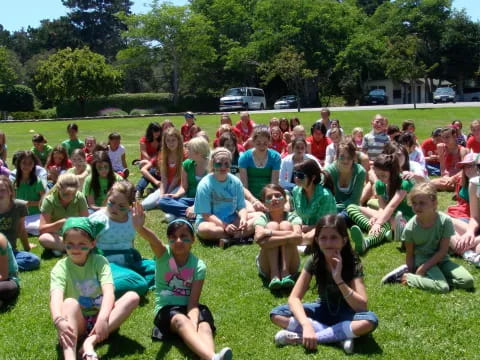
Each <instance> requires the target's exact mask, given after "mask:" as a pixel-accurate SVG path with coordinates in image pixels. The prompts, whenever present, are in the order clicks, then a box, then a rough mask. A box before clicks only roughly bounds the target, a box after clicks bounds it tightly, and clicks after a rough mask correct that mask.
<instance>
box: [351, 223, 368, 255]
mask: <svg viewBox="0 0 480 360" xmlns="http://www.w3.org/2000/svg"><path fill="white" fill-rule="evenodd" d="M350 236H351V237H352V240H353V243H354V245H355V251H356V252H357V253H358V254H359V255H361V254H363V253H364V252H365V240H364V238H363V233H362V229H360V228H359V227H358V226H357V225H353V226H352V227H351V228H350Z"/></svg>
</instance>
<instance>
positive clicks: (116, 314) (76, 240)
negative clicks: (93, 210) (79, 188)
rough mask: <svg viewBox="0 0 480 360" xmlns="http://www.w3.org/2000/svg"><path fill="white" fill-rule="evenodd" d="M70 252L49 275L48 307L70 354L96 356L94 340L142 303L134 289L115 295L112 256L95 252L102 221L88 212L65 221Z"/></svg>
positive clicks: (65, 352) (70, 356)
mask: <svg viewBox="0 0 480 360" xmlns="http://www.w3.org/2000/svg"><path fill="white" fill-rule="evenodd" d="M62 230H63V242H64V245H65V249H66V251H67V255H68V256H67V257H65V258H63V259H62V260H60V261H59V262H57V264H56V265H55V266H54V268H53V269H52V272H51V281H50V312H51V314H52V320H53V323H54V325H55V327H56V329H57V332H58V339H59V342H60V345H61V347H62V348H63V355H64V358H65V359H66V360H70V359H73V360H74V359H76V358H77V344H78V341H79V339H81V338H83V337H85V340H84V342H83V344H82V347H81V350H80V353H81V356H82V359H89V360H94V359H98V356H97V354H96V353H95V350H94V346H95V344H98V343H100V342H102V341H104V340H105V339H107V337H108V335H110V334H111V333H112V332H113V331H114V330H116V329H117V328H118V327H119V326H120V325H121V324H122V323H123V322H124V321H125V320H126V319H127V318H128V317H129V316H130V314H131V313H132V311H133V310H134V309H135V308H136V307H137V306H138V303H139V301H140V297H139V296H138V295H137V294H136V293H135V292H133V291H129V292H127V293H126V294H125V295H123V296H122V297H121V298H120V299H118V300H117V301H115V295H114V293H113V280H112V273H111V271H110V265H109V264H108V260H107V259H105V258H104V257H103V256H101V255H98V254H94V253H92V251H91V250H92V249H93V248H94V247H95V240H94V239H95V235H96V233H97V230H98V227H97V226H94V225H93V224H92V223H91V222H90V221H89V220H88V218H85V217H71V218H68V220H67V221H66V222H65V224H64V226H63V229H62Z"/></svg>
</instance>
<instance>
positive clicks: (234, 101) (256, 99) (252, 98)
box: [220, 87, 267, 111]
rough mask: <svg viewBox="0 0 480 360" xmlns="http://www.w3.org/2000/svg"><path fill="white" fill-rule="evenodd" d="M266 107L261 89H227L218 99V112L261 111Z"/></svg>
mask: <svg viewBox="0 0 480 360" xmlns="http://www.w3.org/2000/svg"><path fill="white" fill-rule="evenodd" d="M266 107H267V101H266V100H265V93H264V92H263V90H262V89H257V88H252V87H238V88H232V89H228V90H227V91H226V92H225V94H224V95H223V96H222V97H221V98H220V111H226V110H263V109H265V108H266Z"/></svg>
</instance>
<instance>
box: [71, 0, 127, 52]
mask: <svg viewBox="0 0 480 360" xmlns="http://www.w3.org/2000/svg"><path fill="white" fill-rule="evenodd" d="M62 3H63V5H65V6H66V7H68V8H69V9H70V11H69V13H68V17H69V19H70V21H71V22H72V24H73V25H74V27H75V28H76V29H77V30H78V32H79V34H80V39H81V40H82V41H83V43H84V44H86V45H87V46H89V47H90V49H92V51H94V52H96V53H99V54H102V55H104V56H105V57H107V58H108V59H113V58H114V57H115V55H116V54H117V52H118V51H119V50H120V49H123V48H125V43H124V41H123V40H122V37H121V32H122V31H124V30H126V26H125V24H124V23H123V22H122V20H121V19H120V18H119V17H118V16H117V14H118V13H121V12H123V13H125V14H130V7H131V6H132V2H131V1H129V0H62Z"/></svg>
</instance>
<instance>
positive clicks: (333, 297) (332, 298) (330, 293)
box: [303, 256, 364, 312]
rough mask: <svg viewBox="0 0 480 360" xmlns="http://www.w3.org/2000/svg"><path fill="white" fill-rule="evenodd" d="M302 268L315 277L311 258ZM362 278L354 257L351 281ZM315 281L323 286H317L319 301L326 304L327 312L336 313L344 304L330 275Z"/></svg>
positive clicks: (360, 263) (356, 257) (358, 264)
mask: <svg viewBox="0 0 480 360" xmlns="http://www.w3.org/2000/svg"><path fill="white" fill-rule="evenodd" d="M303 268H304V270H305V271H306V272H308V273H309V274H310V275H312V276H314V275H315V271H314V268H313V256H310V257H309V258H308V259H307V261H306V263H305V266H304V267H303ZM363 276H364V274H363V266H362V262H361V261H360V258H359V257H358V256H354V266H353V272H352V275H351V279H355V278H363ZM316 281H317V284H319V285H320V284H324V285H325V286H324V287H323V288H321V287H320V286H318V288H317V291H318V297H319V299H320V300H321V301H325V302H327V305H328V310H329V311H330V312H335V311H338V309H339V306H340V304H341V303H342V301H343V302H344V301H345V299H344V298H343V295H342V292H341V291H340V289H339V288H338V285H337V284H335V281H334V280H333V278H332V275H331V274H330V273H328V276H327V278H326V279H316ZM346 281H347V280H346ZM347 306H348V305H347Z"/></svg>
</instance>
